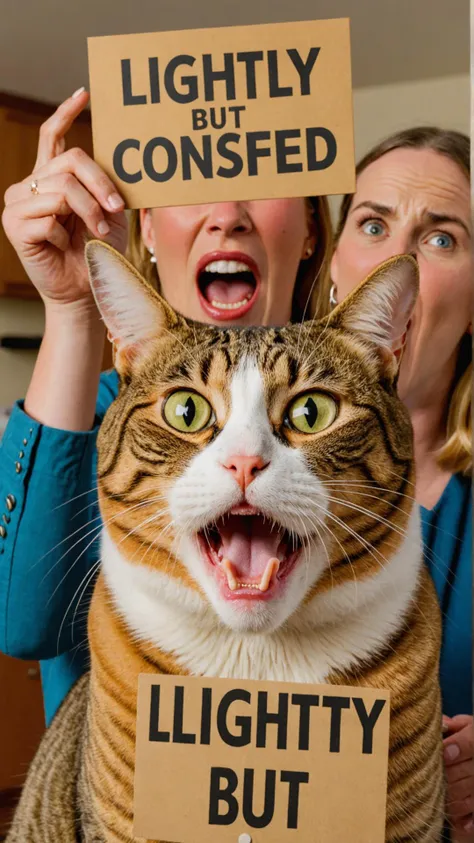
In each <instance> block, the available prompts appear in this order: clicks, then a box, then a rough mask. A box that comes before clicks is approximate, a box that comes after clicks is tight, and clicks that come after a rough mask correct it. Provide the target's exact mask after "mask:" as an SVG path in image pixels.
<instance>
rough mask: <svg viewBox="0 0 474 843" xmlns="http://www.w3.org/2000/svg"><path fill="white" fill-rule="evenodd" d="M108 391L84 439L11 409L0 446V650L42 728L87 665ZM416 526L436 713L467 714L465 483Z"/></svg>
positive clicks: (458, 481) (113, 384)
mask: <svg viewBox="0 0 474 843" xmlns="http://www.w3.org/2000/svg"><path fill="white" fill-rule="evenodd" d="M117 390H118V377H117V374H116V372H114V371H112V372H106V373H104V374H103V375H102V377H101V381H100V387H99V394H98V400H97V409H96V419H95V424H94V427H93V429H92V430H91V431H90V432H86V433H71V432H68V431H62V430H56V429H53V428H48V427H45V426H44V425H41V424H38V423H37V422H35V421H33V420H32V419H31V418H29V416H27V415H26V413H25V412H24V411H23V408H22V403H21V402H19V403H18V404H17V405H16V406H15V408H14V410H13V413H12V416H11V418H10V420H9V423H8V426H7V429H6V431H5V434H4V436H3V439H2V442H1V443H0V525H1V526H2V528H3V529H0V533H1V534H2V535H1V536H0V650H2V651H3V652H4V653H7V654H8V655H11V656H15V657H17V658H23V659H39V661H40V666H41V677H42V683H43V692H44V704H45V714H46V722H47V723H50V721H51V719H52V717H53V715H54V714H55V712H56V710H57V708H58V706H59V704H60V703H61V702H62V700H63V699H64V697H65V696H66V694H67V692H68V691H69V689H70V688H71V686H72V685H73V684H74V682H75V681H76V680H77V679H78V678H79V676H81V674H82V673H83V672H84V671H85V670H86V669H87V667H88V660H89V656H88V648H87V635H86V619H87V610H88V605H89V600H90V596H91V591H92V588H93V584H94V579H95V572H96V569H97V563H98V555H99V548H98V539H99V533H100V527H101V521H100V515H99V510H98V504H97V492H96V479H95V478H96V460H97V452H96V439H97V431H98V428H99V425H100V422H101V420H102V418H103V416H104V414H105V412H106V410H107V408H108V407H109V406H110V404H111V402H112V401H113V400H114V398H115V396H116V395H117ZM422 518H423V536H424V541H425V553H426V563H427V565H428V567H429V568H430V571H431V573H432V575H433V578H434V581H435V585H436V589H437V592H438V596H439V599H440V602H441V606H442V610H443V613H444V624H443V626H444V638H443V648H442V654H441V685H442V691H443V698H444V711H445V713H446V714H448V715H454V714H461V713H463V714H465V713H471V712H472V697H471V689H472V666H471V651H472V643H471V613H472V609H471V599H472V598H471V595H472V567H471V535H472V525H471V484H470V482H468V481H467V480H464V479H463V478H461V477H458V476H455V477H453V478H452V479H451V481H450V483H449V484H448V486H447V488H446V489H445V492H444V494H443V495H442V497H441V499H440V501H439V502H438V504H437V505H436V507H435V508H434V510H432V511H430V512H428V511H426V510H422Z"/></svg>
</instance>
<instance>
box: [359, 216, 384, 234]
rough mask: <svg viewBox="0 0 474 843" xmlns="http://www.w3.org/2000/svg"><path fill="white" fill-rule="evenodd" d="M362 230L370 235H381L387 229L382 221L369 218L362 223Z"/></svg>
mask: <svg viewBox="0 0 474 843" xmlns="http://www.w3.org/2000/svg"><path fill="white" fill-rule="evenodd" d="M362 231H363V232H364V234H368V235H369V236H370V237H380V235H381V234H383V233H384V231H385V229H384V227H383V225H382V223H381V222H377V220H367V222H365V223H363V224H362Z"/></svg>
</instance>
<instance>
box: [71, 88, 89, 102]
mask: <svg viewBox="0 0 474 843" xmlns="http://www.w3.org/2000/svg"><path fill="white" fill-rule="evenodd" d="M85 90H86V89H85V87H84V85H83V86H82V88H78V89H77V91H74V93H73V95H72V97H71V99H75V98H76V97H78V96H79V95H80V94H82V93H83V91H85Z"/></svg>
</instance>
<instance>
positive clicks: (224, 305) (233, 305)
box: [211, 296, 252, 310]
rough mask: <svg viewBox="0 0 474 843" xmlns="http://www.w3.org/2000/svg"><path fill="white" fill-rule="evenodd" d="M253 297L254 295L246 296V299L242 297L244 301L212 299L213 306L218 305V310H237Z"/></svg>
mask: <svg viewBox="0 0 474 843" xmlns="http://www.w3.org/2000/svg"><path fill="white" fill-rule="evenodd" d="M251 298H252V296H246V297H245V299H242V301H235V302H224V301H216V299H212V301H211V304H212V306H213V307H217V309H218V310H237V309H238V308H239V307H243V306H244V304H247V302H248V301H250V299H251Z"/></svg>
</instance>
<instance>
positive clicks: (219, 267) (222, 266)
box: [203, 261, 252, 275]
mask: <svg viewBox="0 0 474 843" xmlns="http://www.w3.org/2000/svg"><path fill="white" fill-rule="evenodd" d="M203 271H204V272H218V273H219V275H227V274H230V273H234V272H251V271H252V270H251V269H250V268H249V267H248V266H247V264H246V263H242V261H211V263H208V264H207V265H206V266H205V267H204V270H203Z"/></svg>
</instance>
